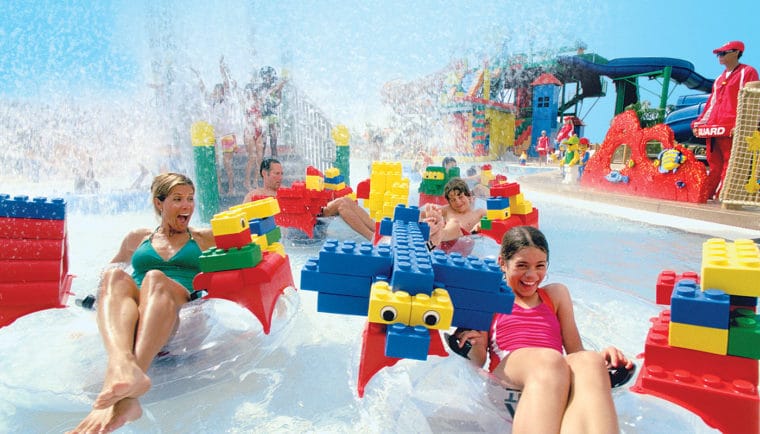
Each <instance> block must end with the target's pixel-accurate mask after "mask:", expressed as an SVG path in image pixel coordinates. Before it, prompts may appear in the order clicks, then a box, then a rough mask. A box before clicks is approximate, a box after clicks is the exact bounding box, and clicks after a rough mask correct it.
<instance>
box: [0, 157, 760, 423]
mask: <svg viewBox="0 0 760 434" xmlns="http://www.w3.org/2000/svg"><path fill="white" fill-rule="evenodd" d="M355 166H357V168H356V169H354V168H353V166H352V173H356V174H357V176H359V178H357V179H362V178H361V175H362V174H363V173H362V169H361V167H364V168H365V169H364V172H365V173H366V167H367V166H366V163H362V164H355ZM525 193H526V197H527V199H529V200H532V201H533V203H534V205H535V206H536V207H537V208H539V210H540V225H541V228H542V230H543V231H544V232H545V233H546V235H547V237H548V239H549V241H550V247H551V257H550V262H551V265H550V270H549V276H548V280H549V281H561V282H564V283H566V284H567V285H568V286H569V287H570V289H571V291H572V294H573V297H574V302H575V306H576V317H577V320H578V323H579V327H580V330H581V333H582V334H583V337H584V340H585V342H586V343H587V345H588V346H591V347H601V346H602V345H606V344H608V343H609V344H615V345H617V346H619V347H620V348H622V349H623V350H624V351H625V352H626V353H627V354H629V355H632V356H633V355H636V354H638V353H640V352H641V351H643V344H644V338H645V335H646V332H647V330H648V326H649V323H648V321H647V319H648V318H649V317H651V316H654V315H656V313H657V312H658V311H659V309H660V307H657V306H656V305H654V304H653V300H654V284H655V281H656V277H657V274H658V273H659V272H660V271H661V270H663V269H673V270H676V271H679V272H681V271H689V270H695V271H698V270H699V264H700V260H701V257H700V256H701V244H702V242H703V241H704V240H705V239H707V238H709V237H711V236H714V235H718V236H722V237H726V238H730V239H734V238H739V237H745V238H746V237H752V236H753V234H752V233H750V232H749V231H745V230H741V229H736V228H730V227H725V226H718V225H704V224H702V225H700V228H701V229H702V231H703V233H692V232H686V231H683V230H681V229H678V228H677V227H688V225H689V222H688V221H686V220H683V219H681V220H679V219H676V218H671V217H664V216H657V217H656V218H657V219H658V221H659V222H660V223H661V224H665V225H668V224H669V225H672V226H674V227H671V226H653V225H650V224H648V223H645V222H641V221H636V220H629V219H627V218H622V217H620V216H619V215H618V214H619V213H624V214H626V215H631V216H632V217H634V218H639V219H653V218H655V217H654V216H651V215H647V214H643V213H636V212H635V211H631V210H627V211H621V210H616V209H615V207H611V206H603V205H598V204H593V205H592V204H584V203H580V202H574V203H570V202H569V201H567V200H564V199H563V198H559V197H555V196H550V195H542V194H538V193H531V192H530V191H526V192H525ZM414 196H416V194H415V193H413V194H412V197H414ZM153 223H154V218H153V216H152V215H150V213H149V212H148V211H144V212H133V213H124V214H114V215H102V214H100V215H93V214H81V213H72V214H69V216H68V229H69V243H70V247H71V250H70V260H71V271H72V272H73V273H74V274H76V275H77V278H76V279H75V282H74V288H73V290H74V292H75V296H72V297H71V299H70V304H71V305H72V306H70V307H68V308H66V309H57V310H51V311H44V312H40V313H35V314H32V315H29V316H27V317H24V318H22V319H20V320H18V321H17V322H16V323H14V324H12V325H11V326H9V327H5V328H3V329H0V352H2V353H3V354H2V360H3V370H2V371H1V373H0V394H2V396H3V400H2V401H0V431H3V432H19V433H20V432H24V433H29V432H61V431H63V430H65V429H68V428H71V427H73V426H74V425H75V424H76V423H77V421H78V420H80V419H81V418H82V417H83V416H84V415H85V414H86V412H87V411H88V409H89V406H90V405H91V402H92V399H93V398H94V396H95V395H96V394H97V392H98V391H99V386H100V383H99V382H100V381H101V379H102V375H103V371H104V369H105V363H104V357H105V353H104V351H103V348H102V344H101V343H100V340H99V337H98V334H97V329H96V326H95V323H94V316H93V313H92V312H90V311H86V310H84V309H81V308H79V307H77V306H75V305H74V303H73V300H74V298H76V297H83V296H84V295H87V294H89V293H92V292H94V288H95V286H96V284H97V279H98V275H99V272H100V269H101V267H102V266H103V265H105V263H106V262H107V261H108V259H109V258H110V257H111V255H113V253H114V252H115V250H116V249H117V247H118V243H119V242H120V239H121V237H122V236H123V235H124V234H125V233H126V232H127V231H128V230H129V229H131V228H133V227H135V226H140V225H151V224H153ZM755 236H756V235H755ZM328 237H334V238H353V239H357V240H359V237H358V235H356V234H355V233H353V232H352V231H351V230H350V229H349V228H348V227H347V226H346V225H345V224H344V223H343V222H342V221H340V220H334V221H333V222H332V223H331V224H330V226H329V227H328ZM285 243H286V248H287V251H288V253H289V255H290V260H291V266H292V269H293V271H294V278H295V281H296V286H298V282H299V280H300V279H299V278H300V276H299V274H300V269H301V267H302V265H303V263H304V262H305V260H306V258H308V257H310V256H314V255H316V253H317V252H318V250H319V248H320V246H321V244H319V243H315V244H312V245H305V246H304V245H301V246H296V245H293V244H292V243H289V242H288V241H287V240H286V241H285ZM496 252H497V246H496V244H495V243H494V242H492V241H490V240H488V239H483V240H481V241H479V242H478V245H477V249H476V253H477V254H479V255H485V256H494V255H496ZM193 309H196V310H198V309H200V310H201V311H202V314H200V318H201V320H198V317H199V315H195V316H192V315H189V316H188V318H189V319H187V320H186V324H185V327H186V328H187V329H191V330H193V332H191V333H188V334H186V335H184V336H185V339H190V340H191V341H193V340H196V341H198V342H196V343H192V342H191V343H190V347H191V348H193V347H195V348H196V350H195V351H196V353H195V354H193V350H191V351H190V354H185V355H184V356H180V357H178V358H176V359H175V360H172V359H164V360H159V361H158V362H156V363H155V364H154V367H153V368H152V375H154V379H155V383H156V386H155V387H154V388H153V390H151V391H150V392H149V393H148V394H147V395H145V397H144V398H143V399H142V402H143V410H144V416H143V417H142V418H141V419H140V420H139V421H137V422H135V423H133V424H130V425H128V426H127V427H125V428H124V430H123V431H124V432H252V431H256V432H273V431H289V432H303V431H330V432H359V431H364V432H447V431H467V432H479V431H481V432H494V431H503V430H506V429H508V426H509V424H508V420H507V419H508V418H507V415H506V411H505V410H504V408H503V407H502V406H501V405H500V404H499V403H498V397H499V395H498V393H494V389H493V388H492V387H493V385H492V384H489V383H488V382H485V381H483V379H482V378H481V377H480V376H479V375H478V373H477V372H476V371H475V370H474V369H472V368H471V367H470V366H469V365H468V364H467V363H465V360H464V359H462V358H460V357H457V356H452V357H448V358H440V357H435V356H433V357H431V358H430V359H429V360H428V361H425V362H420V361H411V360H406V361H402V362H400V363H398V364H397V365H396V366H394V367H391V368H386V369H384V370H382V371H381V372H380V373H379V374H377V375H376V376H375V377H374V378H372V380H371V381H370V382H369V384H368V385H367V389H366V390H367V392H366V395H365V397H364V398H361V399H360V398H358V397H357V395H356V392H355V390H356V378H357V372H358V364H359V351H360V345H361V333H362V330H363V326H364V319H363V318H361V317H351V316H339V315H332V314H323V313H318V312H317V311H316V295H315V294H314V293H312V292H308V291H300V292H297V293H295V292H293V293H290V294H289V295H288V297H287V298H285V299H284V300H283V301H282V302H281V303H280V305H279V310H278V312H280V316H279V317H278V319H277V320H276V321H275V325H274V330H273V332H272V334H271V335H269V336H265V335H263V334H262V333H261V328H260V325H259V324H258V323H257V321H256V319H255V318H254V317H253V316H252V315H251V314H250V313H248V312H247V311H246V310H243V309H241V308H239V307H237V306H236V305H234V304H232V303H229V302H227V301H223V300H211V301H205V302H203V303H201V304H200V307H199V306H195V307H193ZM193 318H195V319H193ZM195 330H199V332H196V331H195ZM615 402H616V405H617V408H618V412H619V414H620V420H621V426H622V429H623V431H624V432H640V433H652V432H665V431H670V432H710V431H711V430H710V429H709V428H708V427H706V426H705V425H704V423H703V422H702V421H701V419H699V418H698V417H696V416H694V415H693V414H691V413H689V412H687V411H686V410H684V409H682V408H680V407H677V406H675V405H672V404H670V403H668V402H666V401H663V400H659V399H656V398H654V397H651V396H645V395H638V394H634V393H632V392H629V391H628V390H627V388H623V389H622V390H616V391H615Z"/></svg>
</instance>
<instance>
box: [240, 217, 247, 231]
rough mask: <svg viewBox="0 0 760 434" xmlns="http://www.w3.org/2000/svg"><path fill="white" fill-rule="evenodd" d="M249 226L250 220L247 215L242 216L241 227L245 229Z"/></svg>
mask: <svg viewBox="0 0 760 434" xmlns="http://www.w3.org/2000/svg"><path fill="white" fill-rule="evenodd" d="M247 226H248V220H246V219H245V217H241V218H240V227H241V228H243V229H245V228H246V227H247Z"/></svg>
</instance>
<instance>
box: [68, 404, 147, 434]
mask: <svg viewBox="0 0 760 434" xmlns="http://www.w3.org/2000/svg"><path fill="white" fill-rule="evenodd" d="M141 416H142V407H140V401H138V400H137V399H135V398H124V399H122V400H121V401H119V402H117V403H116V404H114V405H112V406H110V407H108V408H103V409H95V410H92V411H91V412H90V414H88V415H87V417H85V418H84V420H82V421H81V422H79V425H77V427H76V428H74V429H73V430H71V431H69V432H68V433H67V434H78V433H109V432H113V431H116V430H117V429H119V428H121V427H122V426H124V425H125V424H127V423H129V422H132V421H135V420H137V419H139V418H140V417H141Z"/></svg>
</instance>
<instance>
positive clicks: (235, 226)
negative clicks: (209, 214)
mask: <svg viewBox="0 0 760 434" xmlns="http://www.w3.org/2000/svg"><path fill="white" fill-rule="evenodd" d="M244 230H245V231H250V230H251V229H250V226H249V225H248V219H247V218H246V216H245V214H243V213H242V212H236V211H224V212H220V213H219V214H215V215H214V217H213V218H212V219H211V232H213V233H214V235H233V234H239V233H240V232H242V231H244Z"/></svg>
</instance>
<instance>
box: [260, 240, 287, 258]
mask: <svg viewBox="0 0 760 434" xmlns="http://www.w3.org/2000/svg"><path fill="white" fill-rule="evenodd" d="M264 241H265V242H266V237H264ZM267 252H272V253H278V254H279V255H280V256H282V257H283V258H284V257H285V246H283V245H282V243H280V242H276V243H272V244H270V245H269V247H267Z"/></svg>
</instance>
